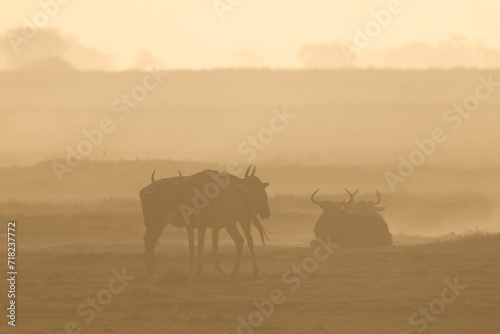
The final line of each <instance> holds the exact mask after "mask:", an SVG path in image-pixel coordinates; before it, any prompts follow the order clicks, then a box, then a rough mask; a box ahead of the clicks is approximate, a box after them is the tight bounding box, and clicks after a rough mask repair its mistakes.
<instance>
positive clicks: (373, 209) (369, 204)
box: [340, 189, 385, 217]
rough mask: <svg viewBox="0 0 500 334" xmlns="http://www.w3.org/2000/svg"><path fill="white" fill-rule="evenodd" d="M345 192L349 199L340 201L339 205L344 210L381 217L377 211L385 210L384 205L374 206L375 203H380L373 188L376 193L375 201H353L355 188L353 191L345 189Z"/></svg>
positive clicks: (378, 196) (378, 195)
mask: <svg viewBox="0 0 500 334" xmlns="http://www.w3.org/2000/svg"><path fill="white" fill-rule="evenodd" d="M345 191H347V193H348V194H349V200H348V201H347V202H345V201H344V202H342V203H341V205H340V208H342V209H343V210H345V211H348V212H352V213H361V214H365V215H377V216H379V217H382V215H381V214H380V213H379V212H380V211H383V210H385V207H381V206H376V205H377V204H379V203H380V201H381V198H380V194H379V193H378V191H376V190H375V192H376V193H377V201H376V202H375V201H365V200H363V201H357V202H355V201H354V196H355V195H356V193H357V192H358V190H356V191H355V192H354V193H351V192H350V191H349V190H347V189H345Z"/></svg>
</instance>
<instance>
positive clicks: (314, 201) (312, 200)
mask: <svg viewBox="0 0 500 334" xmlns="http://www.w3.org/2000/svg"><path fill="white" fill-rule="evenodd" d="M318 191H319V188H318V190H316V191H315V192H313V194H312V195H311V202H313V203H314V204H316V205H317V206H319V207H320V208H323V207H322V206H321V203H320V202H318V201H317V200H316V199H315V198H314V196H316V193H317V192H318Z"/></svg>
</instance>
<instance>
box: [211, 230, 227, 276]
mask: <svg viewBox="0 0 500 334" xmlns="http://www.w3.org/2000/svg"><path fill="white" fill-rule="evenodd" d="M219 231H220V229H218V228H214V229H213V230H212V250H213V252H214V265H215V270H216V271H217V272H219V273H224V271H222V268H221V267H220V263H219Z"/></svg>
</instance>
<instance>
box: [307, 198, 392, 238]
mask: <svg viewBox="0 0 500 334" xmlns="http://www.w3.org/2000/svg"><path fill="white" fill-rule="evenodd" d="M318 191H319V189H318V190H316V191H315V192H314V193H313V194H312V195H311V201H312V202H313V203H314V204H316V205H317V206H319V207H320V208H321V209H322V210H323V212H322V213H321V216H320V217H319V218H318V221H317V222H316V225H315V226H314V234H315V235H316V237H318V238H322V239H323V240H326V238H327V237H328V236H330V238H331V241H332V242H335V243H339V244H341V245H344V246H389V245H392V236H391V234H390V233H389V228H388V226H387V223H386V222H385V221H384V219H383V218H382V217H380V216H378V215H364V214H359V213H352V212H347V211H345V210H343V209H341V208H340V207H339V206H338V205H337V204H336V203H334V202H331V201H321V202H320V201H317V200H316V199H315V195H316V193H317V192H318Z"/></svg>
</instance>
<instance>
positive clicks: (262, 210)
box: [212, 165, 271, 273]
mask: <svg viewBox="0 0 500 334" xmlns="http://www.w3.org/2000/svg"><path fill="white" fill-rule="evenodd" d="M251 168H252V165H250V166H249V167H248V168H247V170H246V172H245V178H243V179H241V178H239V177H237V176H234V175H231V174H229V175H230V177H231V181H233V182H237V183H238V184H239V185H240V186H242V187H243V188H244V189H245V190H246V191H248V193H249V195H250V198H251V201H252V206H253V208H254V209H255V210H256V212H257V214H258V215H259V217H260V218H262V219H267V218H269V217H270V216H271V211H270V209H269V203H268V197H267V193H266V190H265V189H266V188H267V187H268V186H269V183H264V182H262V181H261V180H260V179H259V178H258V177H257V176H255V170H256V168H257V167H254V169H253V171H252V172H251V173H250V169H251ZM242 227H243V226H242ZM243 231H244V232H245V229H243ZM260 235H261V240H262V243H263V244H265V238H267V236H266V235H265V234H263V233H261V234H260ZM245 237H246V239H247V243H248V248H249V249H250V253H251V255H252V259H253V263H254V273H257V272H258V268H257V264H256V262H255V255H254V251H253V238H252V235H251V234H250V233H248V235H247V232H245ZM212 248H213V251H214V261H215V269H216V270H217V271H219V272H222V268H221V267H220V264H219V258H218V249H219V229H215V228H214V229H213V231H212Z"/></svg>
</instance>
